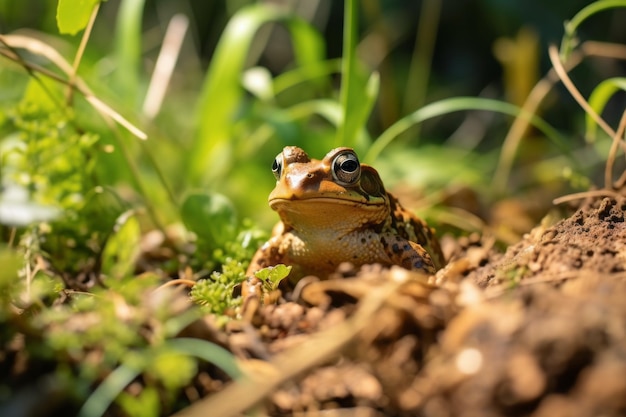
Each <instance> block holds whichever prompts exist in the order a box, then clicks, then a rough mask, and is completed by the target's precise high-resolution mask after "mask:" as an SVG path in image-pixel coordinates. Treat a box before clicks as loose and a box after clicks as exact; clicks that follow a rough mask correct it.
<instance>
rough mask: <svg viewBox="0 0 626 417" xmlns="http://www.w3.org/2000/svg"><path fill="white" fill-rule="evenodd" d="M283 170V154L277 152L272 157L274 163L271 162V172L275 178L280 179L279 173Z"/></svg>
mask: <svg viewBox="0 0 626 417" xmlns="http://www.w3.org/2000/svg"><path fill="white" fill-rule="evenodd" d="M282 172H283V155H282V154H278V155H277V156H276V158H275V159H274V163H273V164H272V173H273V174H274V176H275V177H276V179H277V180H279V179H280V174H281V173H282Z"/></svg>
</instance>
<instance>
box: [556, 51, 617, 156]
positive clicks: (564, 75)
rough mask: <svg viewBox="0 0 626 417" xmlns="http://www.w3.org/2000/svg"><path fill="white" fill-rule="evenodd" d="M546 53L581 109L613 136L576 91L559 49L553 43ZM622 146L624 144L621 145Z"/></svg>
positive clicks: (605, 124) (613, 133)
mask: <svg viewBox="0 0 626 417" xmlns="http://www.w3.org/2000/svg"><path fill="white" fill-rule="evenodd" d="M548 54H549V56H550V62H552V66H553V67H554V69H555V70H556V72H557V74H558V76H559V78H560V79H561V82H562V83H563V85H564V86H565V88H567V91H569V93H570V94H571V95H572V97H573V98H574V100H576V102H577V103H578V104H579V105H580V107H582V109H583V110H584V111H585V113H587V114H588V115H589V116H591V117H592V118H593V120H594V121H595V122H596V123H597V124H598V126H600V127H601V128H602V130H604V131H605V132H606V134H607V135H609V136H611V137H614V136H615V131H614V130H613V129H612V128H611V126H609V125H608V124H607V123H606V122H605V121H604V119H603V118H602V117H600V115H599V114H598V113H596V111H595V110H594V109H593V108H592V107H591V106H590V105H589V102H588V101H587V100H586V99H585V98H584V97H583V95H582V94H581V93H580V91H578V88H576V85H574V83H573V82H572V79H571V78H570V77H569V75H567V70H566V69H565V68H564V67H563V63H562V62H561V58H560V57H559V51H558V49H557V47H556V46H555V45H550V47H549V48H548ZM622 146H624V145H622Z"/></svg>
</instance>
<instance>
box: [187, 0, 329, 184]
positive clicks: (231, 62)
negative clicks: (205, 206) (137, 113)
mask: <svg viewBox="0 0 626 417" xmlns="http://www.w3.org/2000/svg"><path fill="white" fill-rule="evenodd" d="M268 22H283V23H285V24H286V26H287V28H288V29H289V30H290V33H291V35H292V38H293V42H294V50H295V52H296V59H297V60H298V61H299V63H300V64H309V63H311V62H316V61H321V60H322V57H323V54H324V53H323V50H324V48H323V41H322V39H321V36H320V35H319V33H318V32H317V31H316V30H315V29H314V28H313V27H312V26H310V25H309V24H308V23H307V22H305V21H303V20H302V19H299V18H298V17H295V16H293V15H291V14H289V13H288V12H286V11H285V10H283V9H281V8H277V7H273V6H270V5H267V4H255V5H252V6H247V7H244V8H242V9H240V10H239V11H238V12H237V13H236V14H235V15H234V16H233V18H232V19H231V20H230V21H229V23H228V25H227V26H226V28H225V29H224V32H223V34H222V37H221V38H220V41H219V43H218V45H217V47H216V50H215V54H214V55H213V59H212V61H211V65H210V67H209V70H208V72H207V75H206V78H205V81H204V85H203V87H202V92H201V95H200V100H199V105H198V108H197V116H196V118H197V120H198V123H197V124H198V130H197V133H196V135H195V137H194V140H193V143H192V146H191V152H190V153H189V155H190V157H189V161H188V164H187V166H188V172H187V176H188V182H189V183H190V184H192V185H195V186H198V185H200V184H203V183H208V182H209V181H210V180H211V179H214V178H217V177H219V176H220V175H221V174H223V173H224V172H226V171H227V170H228V169H229V166H230V164H231V163H233V161H232V160H230V158H229V157H228V156H229V152H230V151H229V148H230V147H231V146H232V144H231V143H230V138H231V136H232V135H231V133H232V126H233V123H234V121H233V119H234V116H235V113H236V111H237V109H238V107H239V106H240V104H241V100H242V98H243V95H244V91H243V88H242V85H241V78H242V76H243V70H244V67H245V64H246V58H247V56H248V53H249V50H250V47H251V45H252V43H253V40H254V38H255V35H256V33H257V32H258V30H259V28H260V27H261V26H262V25H264V24H266V23H268ZM207 166H208V167H210V169H207Z"/></svg>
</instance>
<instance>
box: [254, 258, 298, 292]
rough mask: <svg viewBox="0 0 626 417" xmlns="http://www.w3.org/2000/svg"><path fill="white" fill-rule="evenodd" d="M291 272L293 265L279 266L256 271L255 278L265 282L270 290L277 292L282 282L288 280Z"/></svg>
mask: <svg viewBox="0 0 626 417" xmlns="http://www.w3.org/2000/svg"><path fill="white" fill-rule="evenodd" d="M290 272H291V265H289V266H287V265H283V264H278V265H276V266H268V267H267V268H263V269H261V270H259V271H256V272H255V273H254V276H255V277H257V278H258V279H260V280H261V281H263V282H264V283H265V284H266V286H267V287H268V289H269V290H275V289H276V288H278V284H280V281H282V280H283V279H285V278H287V276H288V275H289V273H290Z"/></svg>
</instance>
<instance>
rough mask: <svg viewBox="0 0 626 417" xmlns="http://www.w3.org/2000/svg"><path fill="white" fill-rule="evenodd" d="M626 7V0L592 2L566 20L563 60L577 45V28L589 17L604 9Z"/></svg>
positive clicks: (562, 45)
mask: <svg viewBox="0 0 626 417" xmlns="http://www.w3.org/2000/svg"><path fill="white" fill-rule="evenodd" d="M617 7H626V0H601V1H596V2H593V3H591V4H590V5H588V6H586V7H584V8H583V9H581V10H580V11H579V12H578V13H576V15H574V17H573V18H572V19H571V20H570V21H568V22H565V34H564V35H563V39H562V40H561V47H560V52H559V53H560V56H561V60H562V61H567V59H568V58H569V55H570V53H571V52H572V51H573V50H574V48H575V47H576V44H577V41H576V30H578V27H579V26H580V25H581V24H582V23H583V22H584V21H585V20H587V19H588V18H590V17H591V16H593V15H594V14H596V13H599V12H601V11H603V10H607V9H612V8H617Z"/></svg>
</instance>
